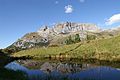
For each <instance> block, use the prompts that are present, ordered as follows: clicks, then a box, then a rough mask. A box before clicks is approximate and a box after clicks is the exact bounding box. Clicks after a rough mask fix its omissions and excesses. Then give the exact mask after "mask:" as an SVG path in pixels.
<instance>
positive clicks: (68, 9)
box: [65, 5, 73, 13]
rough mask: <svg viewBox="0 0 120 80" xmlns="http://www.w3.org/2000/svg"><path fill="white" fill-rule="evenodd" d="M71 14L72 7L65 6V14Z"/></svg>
mask: <svg viewBox="0 0 120 80" xmlns="http://www.w3.org/2000/svg"><path fill="white" fill-rule="evenodd" d="M72 12H73V7H72V5H67V6H65V13H72Z"/></svg>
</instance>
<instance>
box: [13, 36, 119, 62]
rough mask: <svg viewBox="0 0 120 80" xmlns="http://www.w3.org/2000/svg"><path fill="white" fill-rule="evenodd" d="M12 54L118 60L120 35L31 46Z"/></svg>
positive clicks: (17, 55) (38, 57)
mask: <svg viewBox="0 0 120 80" xmlns="http://www.w3.org/2000/svg"><path fill="white" fill-rule="evenodd" d="M12 56H14V57H21V56H31V57H33V58H35V59H36V58H37V59H40V58H45V57H52V58H79V59H98V60H109V61H120V36H116V37H112V38H108V39H96V40H88V41H84V42H79V43H76V44H70V45H64V46H56V47H45V48H32V49H28V50H23V51H20V52H17V53H14V54H12Z"/></svg>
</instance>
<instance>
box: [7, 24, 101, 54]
mask: <svg viewBox="0 0 120 80" xmlns="http://www.w3.org/2000/svg"><path fill="white" fill-rule="evenodd" d="M100 31H101V30H100V29H99V28H98V27H97V25H95V24H92V23H74V22H64V23H57V24H55V25H53V26H42V27H41V28H40V29H39V30H38V31H36V32H30V33H27V34H25V35H24V36H23V37H21V38H20V39H18V40H17V41H16V42H14V43H13V44H12V45H10V46H9V47H7V49H9V50H8V51H9V53H11V52H12V53H13V52H17V51H20V50H25V49H29V48H35V47H47V46H60V45H66V44H72V43H77V42H80V41H83V40H86V39H87V36H88V35H94V37H95V38H97V37H98V36H97V35H98V34H97V33H99V32H100ZM70 39H71V41H70Z"/></svg>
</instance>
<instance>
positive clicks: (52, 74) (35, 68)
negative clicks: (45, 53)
mask: <svg viewBox="0 0 120 80" xmlns="http://www.w3.org/2000/svg"><path fill="white" fill-rule="evenodd" d="M5 68H9V69H12V70H20V71H24V72H26V74H27V75H28V77H29V80H120V69H119V68H112V67H107V66H97V65H94V64H78V63H62V62H48V61H46V62H40V61H31V60H25V61H14V62H11V63H9V64H8V65H6V66H5Z"/></svg>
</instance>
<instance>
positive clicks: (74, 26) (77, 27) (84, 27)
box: [53, 22, 100, 34]
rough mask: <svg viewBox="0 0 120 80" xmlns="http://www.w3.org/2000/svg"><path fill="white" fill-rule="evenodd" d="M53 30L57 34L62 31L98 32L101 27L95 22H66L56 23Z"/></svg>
mask: <svg viewBox="0 0 120 80" xmlns="http://www.w3.org/2000/svg"><path fill="white" fill-rule="evenodd" d="M53 30H54V31H55V32H56V33H57V34H60V33H74V32H80V31H91V32H97V31H99V30H100V29H99V28H98V27H97V26H96V25H95V24H89V23H71V22H66V23H60V24H56V25H55V27H54V28H53Z"/></svg>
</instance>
